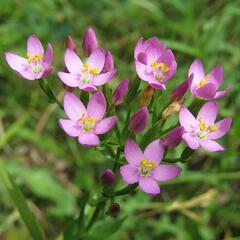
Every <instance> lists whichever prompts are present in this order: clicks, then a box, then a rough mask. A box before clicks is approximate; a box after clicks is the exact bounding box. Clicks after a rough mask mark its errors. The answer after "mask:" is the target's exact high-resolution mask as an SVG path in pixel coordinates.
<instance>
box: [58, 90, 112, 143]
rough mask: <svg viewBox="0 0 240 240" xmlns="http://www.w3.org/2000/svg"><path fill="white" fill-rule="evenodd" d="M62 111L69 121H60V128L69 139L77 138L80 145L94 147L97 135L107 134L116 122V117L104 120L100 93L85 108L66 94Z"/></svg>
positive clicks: (103, 104)
mask: <svg viewBox="0 0 240 240" xmlns="http://www.w3.org/2000/svg"><path fill="white" fill-rule="evenodd" d="M63 106H64V111H65V113H66V114H67V116H68V118H69V119H60V120H59V124H60V126H61V128H62V129H63V130H64V131H65V132H66V133H67V134H68V135H69V136H71V137H78V141H79V143H80V144H81V145H83V146H86V147H92V146H96V145H98V144H99V143H100V140H99V138H98V135H100V134H104V133H106V132H108V131H109V130H110V129H112V127H113V126H114V125H115V124H116V122H117V117H116V116H112V117H108V118H104V115H105V112H106V99H105V97H104V95H103V93H102V92H96V93H95V94H93V95H92V97H91V99H90V100H89V102H88V105H87V108H85V106H84V105H83V103H82V102H81V100H79V99H78V98H77V97H76V96H75V95H74V94H72V93H70V92H66V93H65V95H64V100H63Z"/></svg>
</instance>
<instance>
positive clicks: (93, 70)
mask: <svg viewBox="0 0 240 240" xmlns="http://www.w3.org/2000/svg"><path fill="white" fill-rule="evenodd" d="M90 73H91V74H92V75H97V74H99V73H100V71H99V70H98V69H97V68H92V69H91V70H90Z"/></svg>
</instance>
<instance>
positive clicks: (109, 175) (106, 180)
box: [101, 168, 116, 187]
mask: <svg viewBox="0 0 240 240" xmlns="http://www.w3.org/2000/svg"><path fill="white" fill-rule="evenodd" d="M115 181H116V177H115V174H114V172H113V171H112V169H110V168H108V169H105V170H104V172H103V174H102V176H101V182H102V185H103V186H105V187H112V186H113V185H114V183H115Z"/></svg>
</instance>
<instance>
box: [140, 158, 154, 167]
mask: <svg viewBox="0 0 240 240" xmlns="http://www.w3.org/2000/svg"><path fill="white" fill-rule="evenodd" d="M140 166H141V167H145V168H150V169H152V168H154V167H155V166H156V165H155V163H154V162H152V161H148V160H146V159H143V160H142V161H141V162H140Z"/></svg>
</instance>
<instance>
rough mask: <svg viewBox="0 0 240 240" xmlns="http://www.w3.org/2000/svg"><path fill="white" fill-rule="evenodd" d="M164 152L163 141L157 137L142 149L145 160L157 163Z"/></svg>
mask: <svg viewBox="0 0 240 240" xmlns="http://www.w3.org/2000/svg"><path fill="white" fill-rule="evenodd" d="M163 153H164V147H163V142H162V141H161V140H159V139H157V140H155V141H153V142H151V143H150V144H149V145H148V146H147V147H146V149H145V151H144V156H145V157H146V159H147V160H150V161H153V162H155V163H156V165H158V164H159V163H160V162H161V160H162V158H163Z"/></svg>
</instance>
